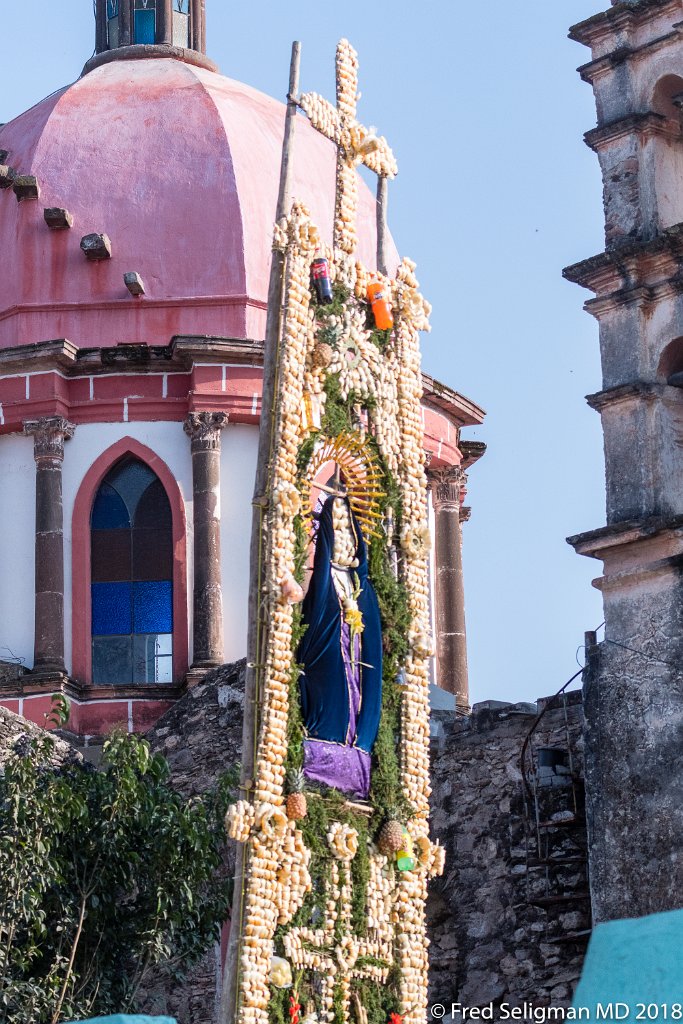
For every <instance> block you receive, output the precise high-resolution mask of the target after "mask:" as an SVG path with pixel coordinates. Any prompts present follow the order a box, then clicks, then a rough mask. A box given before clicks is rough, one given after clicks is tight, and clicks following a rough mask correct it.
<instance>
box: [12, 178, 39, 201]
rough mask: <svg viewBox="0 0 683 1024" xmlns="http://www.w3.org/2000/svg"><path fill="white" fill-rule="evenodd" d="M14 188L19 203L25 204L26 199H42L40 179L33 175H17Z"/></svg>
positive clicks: (13, 184)
mask: <svg viewBox="0 0 683 1024" xmlns="http://www.w3.org/2000/svg"><path fill="white" fill-rule="evenodd" d="M12 188H13V189H14V194H15V196H16V197H17V202H18V203H23V202H24V200H25V199H39V198H40V185H39V183H38V179H37V178H35V177H34V176H33V175H32V174H17V176H16V177H15V179H14V181H13V183H12Z"/></svg>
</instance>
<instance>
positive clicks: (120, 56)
mask: <svg viewBox="0 0 683 1024" xmlns="http://www.w3.org/2000/svg"><path fill="white" fill-rule="evenodd" d="M159 57H166V58H170V59H171V60H181V61H183V63H184V64H193V65H194V66H195V67H198V68H204V69H205V70H206V71H219V67H218V65H217V64H214V62H213V61H212V60H210V59H209V58H208V57H207V56H206V54H203V53H199V51H198V50H188V49H185V48H184V47H182V46H168V45H165V44H163V43H155V44H154V45H151V44H149V43H147V44H143V43H134V44H132V45H131V46H119V47H117V48H116V49H114V50H103V51H102V53H96V54H95V56H94V57H91V58H90V60H89V61H88V62H87V63H86V65H85V67H84V68H83V70H82V71H81V78H83V76H84V75H87V74H88V73H89V72H90V71H94V70H95V68H99V67H101V66H102V65H103V64H111V63H112V61H115V60H152V59H155V58H156V59H158V58H159Z"/></svg>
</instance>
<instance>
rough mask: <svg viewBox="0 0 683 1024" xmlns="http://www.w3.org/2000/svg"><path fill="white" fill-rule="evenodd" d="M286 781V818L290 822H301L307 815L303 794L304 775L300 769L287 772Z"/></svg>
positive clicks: (306, 804) (306, 805) (304, 795)
mask: <svg viewBox="0 0 683 1024" xmlns="http://www.w3.org/2000/svg"><path fill="white" fill-rule="evenodd" d="M288 781H289V795H288V797H287V817H288V818H289V819H290V820H291V821H301V819H302V818H305V817H306V815H307V813H308V803H307V801H306V794H305V793H304V773H303V772H302V770H301V769H300V768H295V769H293V770H292V771H291V772H289V774H288Z"/></svg>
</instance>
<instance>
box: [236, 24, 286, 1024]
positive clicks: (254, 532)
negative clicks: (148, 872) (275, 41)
mask: <svg viewBox="0 0 683 1024" xmlns="http://www.w3.org/2000/svg"><path fill="white" fill-rule="evenodd" d="M300 63H301V43H299V42H295V43H293V44H292V59H291V63H290V69H289V92H288V94H287V112H286V115H285V131H284V138H283V141H282V162H281V165H280V189H279V193H278V201H277V210H276V214H275V219H276V221H279V220H281V218H282V217H285V216H286V215H287V213H288V207H289V205H290V202H291V180H292V150H293V143H294V130H295V126H296V112H297V99H298V93H299V66H300ZM285 269H286V255H285V253H284V252H280V251H279V250H274V251H273V258H272V262H271V265H270V283H269V287H268V315H267V320H266V338H265V347H264V352H263V394H262V399H261V426H260V432H259V448H258V459H257V463H256V480H255V484H254V497H253V500H252V506H253V512H252V528H251V549H250V572H249V584H250V585H249V631H248V636H247V671H246V681H245V697H244V724H243V732H242V778H241V782H240V790H241V793H240V795H241V796H242V798H245V799H248V798H249V796H250V790H251V789H252V786H253V780H254V759H255V756H256V741H257V736H258V726H259V719H260V700H261V695H260V692H259V689H260V687H259V683H260V679H259V677H260V672H261V665H262V661H263V652H262V651H261V650H259V645H258V638H259V632H260V631H259V621H260V618H261V616H262V614H263V610H262V596H263V585H264V572H263V566H262V565H261V564H260V560H259V552H260V550H261V546H262V539H263V536H264V532H265V513H266V509H267V504H268V497H267V492H268V480H269V477H270V472H271V463H272V456H273V450H272V442H273V417H274V407H275V396H276V394H277V387H278V379H277V368H278V358H277V353H278V346H279V344H280V333H281V323H282V319H281V318H282V303H283V300H284V285H285ZM263 633H265V630H264V631H263ZM247 871H248V852H247V849H246V846H245V844H243V843H239V844H238V847H237V855H236V863H235V892H234V896H233V902H232V916H231V926H230V941H229V944H228V957H227V962H226V965H225V976H224V979H225V980H224V986H223V997H222V1001H221V1016H220V1021H221V1024H233V1022H234V1020H235V1018H236V1011H237V1001H238V992H239V985H238V980H239V961H240V951H241V944H242V927H241V926H242V915H243V912H244V890H245V882H246V876H247Z"/></svg>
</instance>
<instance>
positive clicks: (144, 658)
mask: <svg viewBox="0 0 683 1024" xmlns="http://www.w3.org/2000/svg"><path fill="white" fill-rule="evenodd" d="M72 589H73V632H72V641H73V654H72V660H73V670H72V672H73V676H74V678H75V679H76V680H77V681H78V682H80V683H81V684H82V685H87V686H91V687H94V688H97V689H107V690H109V689H110V688H116V691H117V692H121V691H123V690H126V689H133V690H140V689H144V690H149V689H150V688H153V687H163V688H168V687H171V686H174V685H175V684H178V683H180V682H181V681H182V680H183V679H184V676H185V673H186V672H187V665H188V621H187V563H186V541H185V511H184V502H183V498H182V495H181V493H180V489H179V487H178V484H177V481H176V480H175V477H174V476H173V474H172V473H171V471H170V470H169V469H168V467H167V466H166V464H165V463H164V462H163V461H162V460H161V459H159V457H158V456H157V455H155V454H154V452H152V451H151V450H150V449H148V448H146V447H145V446H144V445H142V444H140V443H139V442H137V441H135V440H134V439H133V438H124V439H123V440H122V441H119V442H117V444H115V445H113V446H112V447H111V448H109V449H108V450H107V451H106V452H104V453H103V454H102V455H101V456H100V457H99V459H98V460H97V461H96V462H95V463H94V465H93V466H91V468H90V470H89V471H88V473H87V474H86V476H85V478H84V480H83V482H82V484H81V487H80V489H79V492H78V495H77V497H76V502H75V505H74V513H73V576H72Z"/></svg>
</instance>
